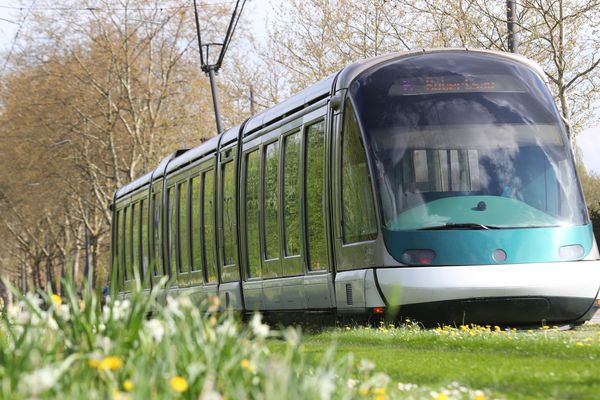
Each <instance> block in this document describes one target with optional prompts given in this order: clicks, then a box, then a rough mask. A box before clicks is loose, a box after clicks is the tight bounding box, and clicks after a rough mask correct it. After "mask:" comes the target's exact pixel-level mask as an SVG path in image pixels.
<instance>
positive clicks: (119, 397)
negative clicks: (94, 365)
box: [112, 389, 131, 400]
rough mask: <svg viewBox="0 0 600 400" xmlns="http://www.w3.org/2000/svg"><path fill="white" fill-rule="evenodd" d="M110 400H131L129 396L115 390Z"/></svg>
mask: <svg viewBox="0 0 600 400" xmlns="http://www.w3.org/2000/svg"><path fill="white" fill-rule="evenodd" d="M112 400H131V396H129V395H128V394H126V393H123V392H120V391H118V390H117V389H113V391H112Z"/></svg>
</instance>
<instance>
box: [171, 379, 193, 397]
mask: <svg viewBox="0 0 600 400" xmlns="http://www.w3.org/2000/svg"><path fill="white" fill-rule="evenodd" d="M169 385H170V386H171V389H173V390H174V391H176V392H178V393H183V392H185V391H186V390H188V388H189V385H188V382H187V380H186V379H185V378H184V377H183V376H179V375H177V376H174V377H172V378H171V379H170V380H169Z"/></svg>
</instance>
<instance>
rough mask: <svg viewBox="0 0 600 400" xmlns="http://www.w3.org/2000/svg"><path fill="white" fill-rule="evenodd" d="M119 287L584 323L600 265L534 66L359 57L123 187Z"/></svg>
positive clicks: (275, 304) (451, 57) (460, 55)
mask: <svg viewBox="0 0 600 400" xmlns="http://www.w3.org/2000/svg"><path fill="white" fill-rule="evenodd" d="M113 218H114V221H115V223H114V224H113V233H112V241H113V248H112V257H113V260H112V267H113V268H112V273H111V285H112V288H113V290H114V291H116V292H120V293H122V294H123V295H125V296H127V293H129V292H131V291H132V290H133V289H134V287H135V280H136V279H139V280H140V282H141V283H142V287H143V288H144V290H150V289H151V288H152V287H153V286H155V285H157V284H158V283H159V282H160V281H161V279H163V277H166V278H164V279H166V280H167V283H166V286H165V288H164V289H163V290H162V293H163V295H165V296H166V295H171V296H176V295H179V294H183V293H186V294H188V295H189V296H191V297H192V298H193V299H195V300H198V301H201V300H202V299H204V298H206V297H208V296H210V295H218V296H219V297H220V299H221V300H222V304H223V305H224V307H231V308H233V309H236V310H239V311H242V312H253V311H256V310H258V311H261V312H266V313H270V312H273V313H279V312H281V313H291V314H292V315H296V316H299V315H302V314H316V313H324V314H330V315H348V316H369V315H372V314H373V313H382V312H386V310H389V309H390V308H392V309H394V310H396V312H397V313H398V314H397V315H398V316H401V317H403V318H404V317H411V318H416V319H419V320H422V321H425V322H430V323H437V322H450V323H453V322H454V323H471V322H473V323H499V324H504V323H505V324H538V323H581V322H583V321H585V320H587V319H589V318H590V317H591V315H592V313H593V312H594V311H595V304H597V300H596V299H597V298H598V290H599V287H600V255H599V253H598V248H597V245H596V242H595V240H594V237H593V234H592V230H591V224H590V221H589V217H588V215H587V211H586V208H585V204H584V201H583V196H582V194H581V189H580V186H579V183H578V179H577V176H576V173H575V168H574V162H573V157H572V154H571V150H570V145H569V143H568V140H567V138H566V135H565V133H564V128H563V126H562V123H561V121H560V117H559V114H558V111H557V109H556V106H555V105H554V103H553V101H552V98H551V96H550V94H549V90H548V88H547V86H546V84H545V82H544V74H543V72H542V71H541V70H540V68H539V67H538V66H537V65H535V64H534V63H532V62H531V61H528V60H526V59H524V58H522V57H519V56H515V55H511V54H505V53H495V52H489V51H470V50H431V51H419V52H409V53H401V54H393V55H386V56H381V57H376V58H373V59H368V60H365V61H361V62H357V63H355V64H352V65H350V66H348V67H346V68H344V69H343V70H341V71H340V72H338V73H336V74H333V75H331V76H329V77H327V78H326V79H324V80H323V81H321V82H319V83H317V84H315V85H313V86H311V87H309V88H307V89H305V90H304V91H302V92H300V93H298V94H296V95H295V96H293V97H291V98H290V99H288V100H286V101H285V102H282V103H280V104H278V105H276V106H274V107H272V108H270V109H268V110H266V111H264V112H262V113H260V114H258V115H256V116H253V117H251V118H249V119H248V120H247V121H245V122H244V123H243V124H241V125H240V126H236V127H234V128H231V129H229V130H227V131H226V132H224V133H223V134H221V135H220V136H218V137H215V138H213V139H211V140H209V141H207V142H205V143H202V144H201V145H200V146H198V147H197V148H194V149H191V150H188V151H182V152H177V153H174V154H172V155H171V156H169V157H167V158H165V159H164V160H163V161H162V162H161V163H160V164H159V166H158V167H157V168H156V169H155V170H154V171H152V172H150V173H148V174H146V175H145V176H143V177H141V178H139V179H137V180H136V181H134V182H132V183H130V184H128V185H127V186H125V187H123V188H121V189H119V190H118V191H117V192H116V193H115V199H114V204H113Z"/></svg>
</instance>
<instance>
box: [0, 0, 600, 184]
mask: <svg viewBox="0 0 600 400" xmlns="http://www.w3.org/2000/svg"><path fill="white" fill-rule="evenodd" d="M29 1H36V0H29ZM202 1H203V0H199V2H198V3H202ZM208 1H209V2H211V1H213V0H208ZM39 3H44V2H43V1H40V2H39ZM273 3H274V0H248V1H247V3H246V7H245V9H244V13H243V15H242V18H245V19H246V20H247V21H248V20H249V21H250V24H251V26H252V29H253V30H254V32H255V35H256V37H257V39H258V40H266V28H267V23H268V19H269V13H270V10H271V4H273ZM50 4H54V5H55V4H59V3H56V2H50ZM19 6H20V2H19V1H17V0H0V52H1V53H3V54H7V53H6V52H7V51H9V49H10V47H11V46H12V43H13V40H14V37H15V35H16V34H17V32H18V28H19V22H20V21H21V20H22V18H23V16H24V15H25V14H24V13H25V12H26V10H19V9H14V7H19ZM233 40H235V36H234V39H233ZM5 61H6V59H5V56H4V55H3V56H2V57H1V58H0V79H1V78H2V73H3V67H4V64H5ZM577 145H578V147H579V148H580V149H581V151H582V154H583V162H584V164H585V166H586V169H588V170H592V171H595V172H597V173H600V126H595V127H591V128H588V129H586V130H584V131H583V132H581V133H580V134H579V135H578V136H577Z"/></svg>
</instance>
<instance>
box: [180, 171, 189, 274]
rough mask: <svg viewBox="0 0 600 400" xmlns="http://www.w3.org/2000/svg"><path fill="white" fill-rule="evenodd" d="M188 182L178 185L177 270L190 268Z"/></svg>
mask: <svg viewBox="0 0 600 400" xmlns="http://www.w3.org/2000/svg"><path fill="white" fill-rule="evenodd" d="M187 201H188V184H187V182H182V183H181V184H180V185H179V251H180V252H181V255H180V264H179V272H184V273H185V272H189V270H190V242H189V240H188V209H187Z"/></svg>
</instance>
